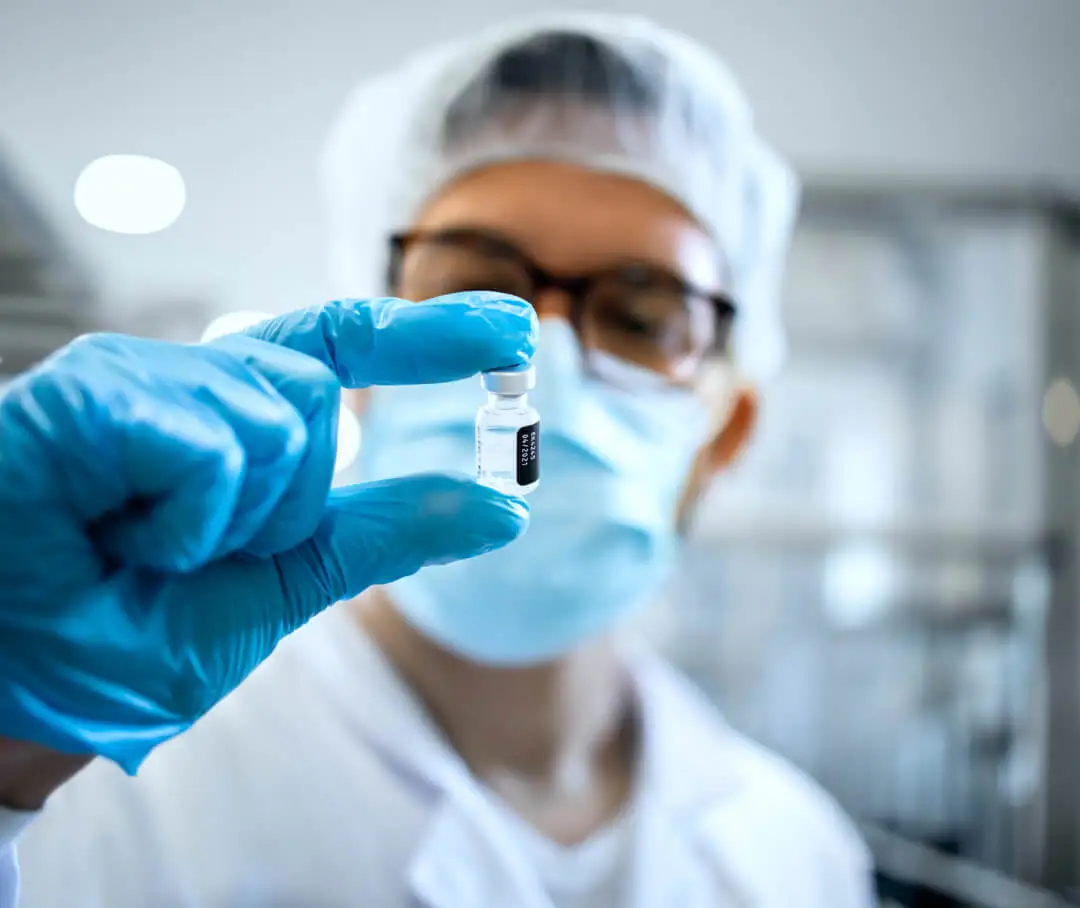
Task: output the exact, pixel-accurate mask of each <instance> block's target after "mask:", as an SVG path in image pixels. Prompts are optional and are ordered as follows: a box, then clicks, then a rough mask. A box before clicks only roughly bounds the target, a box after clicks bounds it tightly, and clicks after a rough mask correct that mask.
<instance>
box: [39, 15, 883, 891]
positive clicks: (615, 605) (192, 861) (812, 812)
mask: <svg viewBox="0 0 1080 908" xmlns="http://www.w3.org/2000/svg"><path fill="white" fill-rule="evenodd" d="M324 173H325V177H326V189H327V198H328V202H329V204H330V226H331V252H332V261H333V265H334V269H335V272H334V273H335V276H336V278H337V279H338V280H339V281H340V282H341V286H342V287H347V288H349V292H350V293H353V294H358V293H362V294H367V293H378V292H383V291H389V292H390V293H392V294H394V295H395V296H399V297H402V298H405V299H409V300H424V299H427V298H430V297H432V296H437V295H441V294H445V293H452V292H457V291H467V290H479V289H483V290H490V291H497V292H500V293H505V294H509V295H512V296H514V297H519V298H522V299H525V300H528V301H529V302H530V303H531V304H532V306H533V307H534V309H535V311H536V313H537V315H538V316H539V321H540V328H539V340H538V346H537V353H536V356H535V358H534V359H533V362H534V364H535V370H536V386H535V389H534V390H532V391H531V392H530V393H529V403H530V404H532V405H533V406H534V407H535V408H536V410H537V411H538V412H539V414H540V421H541V430H540V431H541V444H540V451H541V454H540V460H541V468H540V483H539V486H538V488H537V489H536V490H535V491H533V492H532V494H531V495H530V496H529V499H528V501H529V506H530V527H529V531H528V533H526V534H525V535H524V536H523V537H522V538H521V539H520V540H518V541H516V542H515V543H514V544H512V545H510V546H508V547H506V548H505V549H502V550H500V551H497V552H491V553H488V554H484V555H481V556H480V557H478V558H476V559H473V560H470V561H467V562H460V563H456V564H448V565H443V566H437V567H428V568H425V569H423V570H420V571H418V572H416V573H414V574H412V575H411V576H409V577H403V578H402V579H400V580H397V581H396V582H393V583H387V584H385V585H384V586H382V587H380V588H378V589H376V590H373V591H371V592H370V593H368V594H366V595H364V596H361V597H359V598H358V599H357V600H356V601H354V602H353V603H350V604H349V605H348V606H342V607H339V608H337V609H333V610H330V611H328V612H326V613H325V614H324V615H322V616H320V617H319V618H318V619H316V620H315V621H313V622H312V623H311V624H310V625H308V626H307V627H306V628H304V630H303V631H301V632H300V633H298V634H296V635H294V636H293V637H292V638H290V639H289V640H288V641H287V642H286V643H285V644H283V645H282V646H281V647H279V649H278V651H277V652H276V653H275V655H274V657H273V658H272V659H270V660H268V661H267V662H266V663H265V664H264V665H263V667H262V668H260V669H259V670H258V671H257V672H255V673H254V675H253V676H252V678H251V679H250V680H249V682H247V683H246V684H245V685H244V686H243V687H241V688H240V689H238V690H237V691H236V692H235V693H234V694H233V695H231V696H229V697H227V698H226V699H225V700H224V701H223V702H221V703H220V704H219V705H218V706H217V707H216V708H215V709H214V710H213V711H212V712H211V713H210V714H209V715H207V716H206V717H205V718H204V719H203V720H202V721H201V722H200V723H199V724H198V725H196V726H195V727H194V728H193V729H192V730H191V731H190V732H189V733H187V734H186V735H184V736H183V737H182V738H180V739H178V740H176V741H174V742H171V743H170V744H169V746H168V747H163V748H161V749H159V750H158V751H157V752H155V753H154V754H153V755H152V756H151V758H150V759H148V760H147V762H146V764H145V766H144V767H143V769H142V771H141V772H140V775H139V777H138V778H137V779H135V780H129V779H125V778H123V777H122V776H121V775H120V774H119V773H118V772H116V771H115V769H114V768H113V767H111V766H109V765H108V764H105V763H101V764H95V765H94V766H92V767H90V768H89V769H88V770H87V771H85V772H84V773H83V774H82V776H80V778H78V779H76V780H75V781H74V782H73V783H71V784H69V785H68V786H66V787H65V788H64V789H63V790H62V791H60V792H58V793H57V794H56V795H55V796H54V797H53V799H52V803H50V805H49V808H48V809H47V810H46V811H45V813H44V815H43V816H42V817H41V819H40V821H39V822H38V823H36V824H35V825H34V827H33V828H32V829H31V830H30V832H29V833H28V835H27V836H26V838H25V841H24V850H23V858H24V865H25V871H26V889H25V895H26V906H27V908H55V906H60V905H63V906H65V908H67V906H72V905H79V904H87V905H90V904H107V905H109V906H111V908H113V906H115V908H126V906H137V905H148V904H153V905H177V906H187V905H191V906H195V905H198V906H221V908H239V906H245V905H249V906H256V905H257V906H264V908H266V906H286V905H304V906H308V908H311V906H320V908H321V906H327V908H330V906H353V905H365V906H373V908H399V906H400V908H404V906H412V905H423V906H428V908H452V906H453V908H460V906H465V905H468V906H471V908H495V906H506V905H514V906H522V908H622V906H628V908H638V906H640V908H657V906H678V908H705V906H709V908H715V906H735V905H747V906H749V905H753V906H758V908H771V906H777V908H779V906H784V908H792V906H795V908H817V906H821V908H868V906H869V905H871V904H873V895H872V883H871V867H870V862H869V859H868V856H867V853H866V851H865V849H864V848H863V846H862V844H861V842H860V840H859V838H858V836H857V834H856V833H855V832H854V829H853V826H852V824H850V822H849V821H848V820H847V819H846V818H845V817H844V815H843V814H842V812H841V811H840V810H839V809H838V808H837V807H836V805H835V804H833V803H832V801H831V800H830V799H829V798H828V797H827V796H826V795H825V794H824V793H823V792H821V791H820V790H819V789H817V788H816V787H815V786H814V785H813V783H811V782H810V781H809V780H808V779H806V778H805V777H803V776H802V775H800V774H799V773H798V772H797V771H796V770H794V769H792V768H791V767H788V766H787V765H785V764H784V763H783V762H782V761H780V760H779V759H778V758H777V757H775V756H773V755H771V754H769V753H767V752H766V751H764V750H763V749H761V748H759V747H758V746H756V745H754V744H753V743H751V742H750V741H748V740H746V739H745V738H743V737H741V736H740V735H738V734H737V733H736V732H734V731H733V730H732V729H730V728H729V727H727V726H726V725H725V724H724V723H723V721H722V720H721V718H720V717H719V716H718V715H717V713H716V712H715V710H714V709H713V707H712V706H711V705H710V704H708V703H707V702H706V700H705V698H704V697H703V696H702V695H701V694H700V693H698V692H697V691H696V690H694V689H693V688H692V686H691V685H690V684H689V683H688V682H687V681H686V680H685V679H683V678H682V677H681V676H680V675H679V674H678V673H677V672H676V671H675V670H674V669H672V668H671V667H670V666H668V665H667V664H666V663H664V662H663V660H661V659H660V658H658V657H657V656H655V655H652V654H651V653H649V652H648V651H647V650H646V649H644V648H642V647H640V646H636V645H631V644H630V643H628V642H626V641H625V640H624V637H623V635H622V634H621V633H620V629H621V628H622V627H623V626H625V623H626V619H627V618H628V617H629V616H630V615H631V614H633V613H634V611H635V610H636V609H638V608H639V607H640V606H642V605H643V604H644V603H646V602H647V601H648V600H649V599H650V598H651V597H652V596H654V595H656V594H657V593H658V592H659V591H660V589H661V587H662V586H663V584H664V582H665V579H666V578H667V577H668V576H669V574H670V571H671V569H672V566H673V562H674V558H675V556H676V554H677V552H678V548H679V542H680V539H681V538H682V536H684V535H685V534H686V533H689V532H692V527H693V520H692V517H693V512H694V509H695V506H696V505H697V503H698V501H699V500H700V498H701V496H702V494H703V492H704V490H705V489H706V488H707V487H708V486H709V484H710V482H711V481H712V480H713V479H714V478H715V477H716V476H717V475H718V474H719V473H720V472H721V471H722V470H723V469H724V468H725V467H726V466H727V465H729V464H730V463H731V462H732V461H733V460H734V459H735V458H736V457H737V456H738V454H739V453H740V451H741V450H742V449H743V447H744V445H745V444H746V442H747V441H748V440H749V438H750V436H751V434H752V430H753V425H754V420H755V415H756V409H757V403H756V397H755V394H754V392H753V390H752V389H751V387H750V386H749V385H748V384H747V383H745V382H744V381H742V380H741V379H737V378H736V376H740V375H749V376H751V377H752V376H753V375H754V374H755V370H757V369H759V368H760V367H761V366H762V365H763V364H764V363H765V361H767V360H769V359H771V358H773V356H774V353H775V350H776V348H777V346H778V344H779V342H780V341H779V323H778V314H777V300H776V297H777V292H778V284H779V277H780V271H781V266H782V261H783V258H784V255H785V251H786V247H787V243H788V239H789V235H790V231H791V226H792V222H793V219H794V213H795V207H796V196H797V188H796V184H795V180H794V178H793V176H792V175H791V173H790V171H789V170H788V168H787V167H786V166H785V165H784V164H783V163H782V162H781V161H780V160H779V158H778V157H777V156H776V155H775V153H773V152H772V151H771V150H770V149H769V148H768V147H767V146H766V145H765V144H764V142H763V141H762V140H761V139H760V138H759V136H758V135H757V133H756V131H755V127H754V123H753V118H752V116H751V112H750V109H749V106H748V104H747V102H746V100H745V98H744V97H743V95H742V93H741V91H740V90H739V88H738V87H737V85H736V83H735V82H734V80H733V79H732V77H731V76H730V74H729V73H728V72H727V70H726V69H725V68H724V66H723V65H722V64H721V63H720V62H719V61H718V60H717V59H716V58H715V57H714V56H713V55H712V54H711V53H709V52H708V51H706V50H705V49H703V48H702V47H701V46H699V45H697V44H696V43H694V42H692V41H691V40H689V39H687V38H684V37H682V36H679V35H676V34H673V33H671V32H669V31H666V30H664V29H662V28H659V27H657V26H655V25H653V24H652V23H650V22H647V21H645V20H642V19H637V18H628V17H621V16H590V15H557V16H541V17H537V18H533V19H529V20H526V21H523V22H518V23H512V24H510V25H506V26H499V27H496V28H493V29H491V30H489V31H485V32H483V33H481V34H479V35H476V36H473V37H471V38H469V39H466V40H464V41H461V42H456V43H449V44H446V45H443V46H438V47H434V48H427V49H424V50H423V51H421V52H419V53H418V54H416V55H415V56H414V57H412V58H411V59H410V60H408V61H406V62H405V63H404V64H403V65H401V66H400V67H398V68H396V69H395V70H394V71H392V72H390V73H387V74H385V75H383V76H381V77H378V78H375V79H372V80H370V81H368V82H366V83H365V84H364V85H362V86H361V87H360V88H359V89H358V90H357V91H356V93H355V94H354V95H353V96H352V97H351V99H350V100H349V102H348V103H347V105H346V109H345V111H344V112H343V115H342V117H341V119H340V121H339V123H338V125H337V127H336V128H335V129H334V131H333V133H332V135H331V139H330V143H329V145H328V149H327V152H326V155H325V159H324ZM484 399H485V398H484V393H483V391H482V389H481V387H480V383H479V382H477V381H476V380H475V379H472V380H466V381H461V382H449V383H446V384H444V385H440V386H437V387H428V388H382V387H379V388H372V389H370V390H368V391H364V392H362V393H360V394H359V395H357V396H356V397H355V398H354V399H353V401H352V403H353V405H354V406H355V407H356V409H357V410H358V412H360V413H362V418H363V434H362V449H361V455H360V458H359V461H358V466H357V469H356V472H355V474H354V475H353V476H352V477H350V479H357V480H362V481H368V482H370V481H383V480H385V479H387V478H389V477H395V476H401V475H407V474H412V473H422V472H425V471H430V470H438V471H445V470H451V471H460V470H469V469H471V468H472V466H473V464H474V460H475V444H476V442H475V439H474V420H475V416H476V412H477V408H478V407H479V406H480V405H482V404H483V403H484ZM717 607H722V608H745V607H751V608H752V607H753V604H752V603H719V604H718V606H717ZM57 853H61V854H63V855H64V856H65V861H64V862H63V864H62V865H60V866H58V864H57V861H56V857H55V856H56V854H57Z"/></svg>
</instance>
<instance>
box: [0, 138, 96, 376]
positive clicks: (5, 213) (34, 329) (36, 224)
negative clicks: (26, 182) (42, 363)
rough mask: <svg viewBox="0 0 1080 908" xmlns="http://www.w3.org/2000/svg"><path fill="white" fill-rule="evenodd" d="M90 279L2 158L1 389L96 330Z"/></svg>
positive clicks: (94, 303) (94, 307) (0, 179)
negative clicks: (13, 377) (8, 378)
mask: <svg viewBox="0 0 1080 908" xmlns="http://www.w3.org/2000/svg"><path fill="white" fill-rule="evenodd" d="M95 309H96V294H95V291H94V286H93V282H92V281H91V279H90V275H89V273H88V272H87V271H85V270H84V269H83V268H82V266H81V265H80V264H79V263H78V262H77V261H76V259H75V257H74V256H73V255H72V253H71V251H70V250H69V249H68V248H67V247H66V246H65V244H64V243H63V242H62V241H61V239H60V237H59V236H57V234H56V233H55V232H54V231H53V230H52V229H51V227H50V226H49V224H48V222H47V221H46V220H45V218H44V217H43V216H42V215H41V213H40V212H39V211H38V209H37V207H36V206H35V205H34V204H33V203H32V201H31V200H30V199H29V197H28V196H27V194H26V193H25V191H24V190H23V187H22V186H21V185H20V183H19V182H18V180H17V178H16V175H15V173H14V172H13V170H12V168H11V166H10V164H9V163H8V162H7V161H6V160H4V158H3V157H2V156H0V384H2V383H3V377H4V376H5V375H7V376H11V375H14V374H16V373H18V372H21V371H22V370H24V369H26V368H28V367H29V366H31V365H33V364H34V363H36V362H37V361H38V360H40V359H42V358H43V357H44V356H46V355H47V354H48V353H50V352H52V351H53V350H55V349H57V348H58V347H61V346H63V345H64V344H66V343H67V342H68V341H70V340H71V339H72V338H74V337H77V336H78V335H79V334H82V333H84V332H85V331H87V330H90V328H91V327H93V325H94V324H95V315H94V313H95Z"/></svg>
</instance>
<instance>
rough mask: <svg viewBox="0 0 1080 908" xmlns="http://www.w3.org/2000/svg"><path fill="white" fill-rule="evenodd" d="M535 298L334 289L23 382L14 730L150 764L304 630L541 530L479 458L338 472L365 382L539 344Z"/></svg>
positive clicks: (4, 632)
mask: <svg viewBox="0 0 1080 908" xmlns="http://www.w3.org/2000/svg"><path fill="white" fill-rule="evenodd" d="M535 338H536V316H535V314H534V313H533V311H532V309H531V308H530V307H529V306H528V305H527V304H525V303H523V302H522V301H520V300H516V299H513V298H507V297H502V296H495V295H490V294H457V295H455V296H452V297H445V298H442V299H440V300H435V301H432V302H430V303H424V304H413V303H406V302H402V301H398V300H377V301H374V302H347V303H331V304H329V305H327V306H324V307H322V308H316V309H311V310H307V311H302V312H297V313H293V314H290V315H286V316H282V317H280V318H276V319H273V320H271V321H269V322H266V323H264V324H262V325H259V326H256V327H255V328H253V329H251V331H249V332H247V336H241V335H235V336H230V337H226V338H222V339H220V340H219V341H216V342H214V343H213V344H209V345H204V346H194V345H178V344H169V343H160V342H154V341H148V340H139V339H135V338H130V337H124V336H119V335H91V336H88V337H85V338H83V339H80V340H78V341H76V342H74V343H73V344H71V345H70V346H68V347H67V348H65V349H64V350H61V351H60V352H59V353H57V354H56V355H54V356H53V357H52V358H50V359H49V360H48V361H46V362H45V363H44V364H43V365H42V366H40V367H39V368H37V369H36V370H34V371H32V372H30V373H27V374H26V375H24V376H22V377H21V378H19V379H17V380H16V381H15V383H14V384H13V385H12V386H11V387H10V388H9V389H8V390H7V391H6V393H5V394H4V396H3V397H2V398H0V735H3V736H6V737H9V738H16V739H22V740H27V741H36V742H38V743H40V744H44V745H47V746H49V747H52V748H55V749H57V750H62V751H67V752H70V753H96V754H100V755H104V756H106V757H109V758H111V759H113V760H115V761H116V762H117V763H119V764H120V765H121V766H123V767H124V768H125V769H127V770H128V771H129V772H134V770H135V769H136V768H137V767H138V765H139V763H140V762H141V761H142V760H143V758H144V757H145V756H146V755H147V754H148V753H149V751H150V750H151V749H152V748H153V747H154V746H156V745H157V744H159V743H161V742H162V741H165V740H167V739H168V738H171V737H172V736H174V735H176V734H178V733H180V732H182V731H183V730H184V729H186V728H187V727H188V726H189V725H190V724H191V723H192V722H194V721H195V720H196V719H197V718H198V717H199V716H201V715H202V714H203V713H204V712H206V711H207V710H208V709H209V708H210V707H211V706H213V705H214V703H216V702H217V701H218V700H220V699H221V698H222V697H223V696H225V694H227V693H228V692H229V691H230V690H232V689H233V688H234V687H235V686H236V685H237V684H239V683H240V681H241V680H243V678H245V677H246V676H247V675H248V674H249V673H250V672H251V671H252V670H253V669H254V668H255V667H256V666H257V665H258V664H259V663H260V662H261V661H262V660H263V659H265V658H266V657H267V656H268V655H269V654H270V652H271V651H272V650H273V649H274V647H275V646H276V644H277V642H278V641H279V640H280V639H281V638H282V637H283V636H285V635H286V634H288V633H290V632H291V631H293V630H295V629H296V628H298V627H300V626H301V625H302V624H304V623H305V622H306V621H307V620H308V619H309V618H311V617H312V616H313V615H315V614H316V613H317V612H319V611H320V610H322V609H323V608H325V607H326V606H328V605H330V604H331V603H333V602H337V601H339V600H341V599H345V598H347V597H351V596H354V595H356V594H357V593H359V592H360V591H361V590H363V589H364V588H365V587H367V586H370V585H372V584H379V583H387V582H389V581H392V580H395V579H397V578H399V577H402V576H405V575H407V574H410V573H413V572H414V571H416V570H418V569H420V568H421V567H423V566H424V565H427V564H440V563H444V562H447V561H452V560H455V559H458V558H467V557H470V556H473V555H478V554H480V553H482V552H486V551H489V550H491V549H494V548H497V547H499V546H502V545H504V544H506V543H507V542H510V541H511V540H513V539H514V538H516V537H517V536H518V535H520V533H521V532H522V531H523V530H524V528H525V526H526V523H527V519H528V512H527V509H526V507H525V505H524V503H523V502H521V501H519V500H517V499H513V498H508V497H506V496H504V495H502V494H500V493H497V492H495V491H493V490H491V489H488V488H486V487H483V486H480V485H477V484H476V483H474V482H472V481H470V480H468V479H465V478H452V477H448V476H440V475H421V476H412V477H407V478H402V479H397V480H391V481H387V482H377V483H369V484H364V485H358V486H353V487H350V488H346V489H341V490H335V491H334V492H333V493H331V492H330V483H331V479H332V475H333V465H334V459H335V448H336V429H337V424H338V407H339V397H340V389H341V386H342V384H344V385H346V386H348V387H364V386H367V385H373V384H390V383H393V384H409V383H412V384H417V383H430V382H442V381H451V380H459V379H462V378H465V377H467V376H469V375H472V374H475V373H477V372H479V371H483V370H486V369H493V368H497V367H499V366H506V365H508V364H511V363H516V362H521V361H525V360H528V359H530V358H531V356H532V354H533V350H534V345H535Z"/></svg>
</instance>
